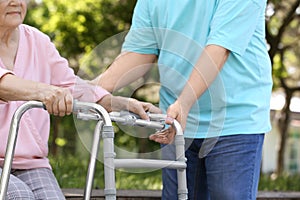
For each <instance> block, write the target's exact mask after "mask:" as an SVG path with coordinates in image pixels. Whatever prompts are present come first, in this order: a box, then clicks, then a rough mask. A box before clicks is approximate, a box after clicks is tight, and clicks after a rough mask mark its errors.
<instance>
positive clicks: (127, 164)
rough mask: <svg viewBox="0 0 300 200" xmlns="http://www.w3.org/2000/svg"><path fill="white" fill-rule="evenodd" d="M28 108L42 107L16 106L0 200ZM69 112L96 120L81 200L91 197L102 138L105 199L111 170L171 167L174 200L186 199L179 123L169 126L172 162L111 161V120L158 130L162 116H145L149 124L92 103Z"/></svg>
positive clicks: (110, 198) (111, 197)
mask: <svg viewBox="0 0 300 200" xmlns="http://www.w3.org/2000/svg"><path fill="white" fill-rule="evenodd" d="M31 108H44V106H43V104H42V103H41V102H37V101H29V102H27V103H25V104H23V105H22V106H20V107H19V108H18V109H17V111H16V112H15V114H14V116H13V119H12V122H11V127H10V132H9V138H8V143H7V149H6V154H5V160H4V165H3V170H2V174H1V180H0V200H4V199H5V196H6V192H7V187H8V182H9V175H10V172H11V165H12V160H13V155H14V150H15V145H16V140H17V136H18V129H19V121H20V119H21V117H22V115H23V114H24V113H25V112H26V111H27V110H29V109H31ZM73 113H76V114H77V118H79V119H83V120H97V121H98V123H97V125H96V128H95V132H94V140H93V145H92V151H91V156H90V163H89V166H88V172H87V178H86V186H85V190H84V199H85V200H89V199H90V197H91V192H92V186H93V179H94V174H95V166H96V159H97V155H98V150H99V143H100V139H101V136H102V139H103V153H104V179H105V180H104V182H105V188H104V194H105V199H106V200H115V199H116V196H117V195H116V183H115V169H116V168H164V167H166V168H172V169H177V177H178V199H180V200H184V199H187V186H186V185H187V184H186V159H185V154H184V137H183V132H182V129H181V126H180V124H179V123H178V122H177V121H175V122H174V124H173V127H174V128H175V130H176V136H175V146H176V160H175V161H170V160H155V159H115V152H114V130H113V126H112V121H115V122H121V123H123V124H125V125H129V126H142V127H147V128H154V129H161V128H163V126H164V125H162V121H164V119H165V117H166V116H165V115H160V114H149V117H150V119H151V120H153V121H145V120H141V119H139V118H138V117H136V115H134V114H131V113H128V112H125V114H124V113H122V112H120V113H110V114H108V113H107V112H106V110H105V109H104V108H103V107H102V106H100V105H98V104H94V103H87V102H75V103H74V107H73Z"/></svg>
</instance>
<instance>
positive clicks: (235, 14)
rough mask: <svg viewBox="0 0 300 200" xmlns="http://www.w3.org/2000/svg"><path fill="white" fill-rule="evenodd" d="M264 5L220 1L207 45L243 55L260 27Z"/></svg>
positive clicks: (234, 0) (231, 0)
mask: <svg viewBox="0 0 300 200" xmlns="http://www.w3.org/2000/svg"><path fill="white" fill-rule="evenodd" d="M259 2H260V3H259ZM263 3H265V1H257V2H256V0H247V1H245V0H223V1H219V4H218V5H217V7H216V11H215V14H214V15H213V18H212V21H211V26H210V33H209V37H208V40H207V45H209V44H215V45H219V46H222V47H224V48H226V49H228V50H230V51H232V52H235V53H237V54H239V55H242V54H243V53H244V52H245V50H246V48H247V46H248V44H249V41H250V39H251V37H252V36H253V34H254V32H255V30H256V28H257V26H258V25H259V24H258V21H259V18H260V17H261V14H262V9H263V8H264V6H263Z"/></svg>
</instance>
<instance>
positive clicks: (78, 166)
mask: <svg viewBox="0 0 300 200" xmlns="http://www.w3.org/2000/svg"><path fill="white" fill-rule="evenodd" d="M49 158H50V163H51V165H52V167H53V171H54V174H55V176H56V178H57V180H58V182H59V184H60V186H61V187H62V188H84V187H85V182H86V180H85V179H86V174H87V168H88V160H84V159H80V158H78V157H76V156H74V155H72V154H70V155H65V156H58V157H55V158H54V157H51V156H50V157H49ZM299 183H300V174H293V175H289V174H284V175H282V176H280V177H276V176H275V175H273V174H262V175H261V177H260V182H259V188H258V189H259V190H260V191H300V184H299ZM161 184H162V183H161V171H160V170H156V171H152V172H141V171H138V170H131V171H130V172H124V171H121V170H116V187H117V189H139V190H157V189H161ZM94 188H99V189H103V188H104V171H103V164H102V163H101V162H97V165H96V172H95V178H94Z"/></svg>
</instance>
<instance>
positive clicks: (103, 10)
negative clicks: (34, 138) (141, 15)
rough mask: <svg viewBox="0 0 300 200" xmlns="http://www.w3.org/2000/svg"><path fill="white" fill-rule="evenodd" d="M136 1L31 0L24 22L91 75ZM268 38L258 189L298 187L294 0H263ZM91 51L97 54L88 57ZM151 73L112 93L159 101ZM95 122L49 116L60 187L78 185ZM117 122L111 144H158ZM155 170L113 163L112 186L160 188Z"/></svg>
mask: <svg viewBox="0 0 300 200" xmlns="http://www.w3.org/2000/svg"><path fill="white" fill-rule="evenodd" d="M174 1H176V0H174ZM135 3H136V0H80V1H76V0H31V1H30V2H29V4H28V13H27V17H26V19H25V23H26V24H29V25H32V26H34V27H36V28H38V29H40V30H41V31H43V32H44V33H46V34H47V35H49V37H50V38H51V39H52V41H53V42H54V43H55V45H56V47H57V48H58V50H59V52H60V54H61V55H62V56H64V57H66V58H67V59H68V60H69V62H70V67H72V68H73V69H74V71H75V72H76V73H78V75H79V76H81V77H83V78H89V79H90V78H94V77H95V76H96V75H97V74H99V73H101V72H102V71H103V70H105V69H106V68H107V67H108V66H109V64H110V63H111V62H112V61H113V59H114V58H115V57H116V56H117V55H118V53H119V51H120V46H121V43H122V41H123V38H124V36H125V34H126V31H128V30H129V28H130V22H131V17H132V13H133V8H134V5H135ZM266 41H267V44H268V48H269V55H270V59H271V61H272V67H273V68H272V69H273V70H272V74H273V81H274V87H273V95H272V100H271V111H270V115H271V119H272V125H273V129H272V131H271V132H270V133H268V134H267V136H266V140H265V145H264V151H263V162H262V167H261V170H262V174H261V180H260V184H259V190H268V191H270V190H280V191H292V190H293V191H300V184H299V183H300V99H299V97H300V0H269V1H268V6H267V9H266ZM95 52H96V54H97V55H100V56H96V57H97V58H95V56H90V55H91V54H93V53H95ZM87 55H88V56H87ZM156 72H157V71H156V70H155V68H154V70H153V72H151V73H152V74H151V75H147V76H145V77H143V80H140V81H142V82H143V83H150V84H141V83H139V84H137V85H133V86H128V88H125V89H123V90H122V91H120V92H119V93H117V94H118V95H124V96H129V93H130V96H131V97H134V98H137V99H140V100H144V101H149V102H152V103H154V104H157V103H158V98H159V97H158V93H157V91H158V88H159V87H158V84H157V83H158V79H159V78H158V77H157V76H156V74H157V73H156ZM153 83H154V84H153ZM133 88H134V92H132V90H133ZM257 98H259V94H258V96H257ZM81 127H84V130H82V131H81V130H80V129H81ZM93 127H94V124H93V123H89V124H88V125H86V124H85V125H81V123H80V122H78V121H77V120H74V117H73V116H68V117H63V118H60V117H54V116H51V137H50V140H49V150H50V156H49V157H50V161H51V164H52V166H53V170H54V172H55V175H56V177H57V179H58V181H59V183H60V185H61V186H62V187H63V188H83V187H84V184H85V175H86V170H87V165H88V158H89V143H91V140H92V132H93ZM115 128H116V132H117V134H116V139H115V143H116V145H117V146H118V147H120V148H122V149H126V150H127V151H129V152H135V153H138V154H140V155H144V153H147V152H155V151H157V150H158V149H159V145H158V144H157V143H154V142H151V141H148V139H147V137H134V136H132V135H130V134H127V131H139V132H141V134H143V135H147V134H149V133H146V132H149V131H144V130H142V129H141V130H126V133H124V131H123V130H122V128H120V127H118V126H117V125H116V127H115ZM125 156H126V155H125ZM160 175H161V171H160V170H155V171H122V170H118V171H117V172H116V182H117V188H118V189H149V190H150V189H161V179H160ZM103 185H104V180H103V164H102V162H101V160H100V159H99V161H98V163H97V170H96V174H95V181H94V187H95V188H103Z"/></svg>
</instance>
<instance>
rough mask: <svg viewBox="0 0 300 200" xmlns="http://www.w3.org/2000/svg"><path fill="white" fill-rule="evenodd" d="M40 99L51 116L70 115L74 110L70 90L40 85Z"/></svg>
mask: <svg viewBox="0 0 300 200" xmlns="http://www.w3.org/2000/svg"><path fill="white" fill-rule="evenodd" d="M37 87H38V91H39V99H38V100H40V101H41V102H42V103H43V104H44V105H45V106H46V109H47V111H48V113H49V114H53V115H56V116H61V117H62V116H65V115H70V114H71V113H72V110H73V96H72V94H71V92H70V90H69V89H67V88H61V87H56V86H50V85H46V84H38V86H37Z"/></svg>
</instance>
